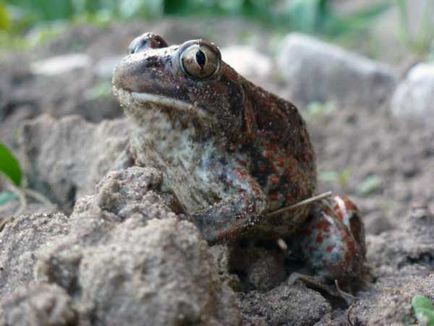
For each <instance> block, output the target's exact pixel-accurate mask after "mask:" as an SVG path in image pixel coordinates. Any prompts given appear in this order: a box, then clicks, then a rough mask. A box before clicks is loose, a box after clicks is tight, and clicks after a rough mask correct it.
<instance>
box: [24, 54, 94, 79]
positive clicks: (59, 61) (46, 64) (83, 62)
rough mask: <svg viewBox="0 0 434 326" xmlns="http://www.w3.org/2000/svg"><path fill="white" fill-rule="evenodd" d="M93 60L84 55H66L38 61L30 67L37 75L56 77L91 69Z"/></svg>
mask: <svg viewBox="0 0 434 326" xmlns="http://www.w3.org/2000/svg"><path fill="white" fill-rule="evenodd" d="M91 64H92V59H91V57H90V56H88V55H86V54H84V53H72V54H65V55H60V56H56V57H51V58H47V59H43V60H40V61H36V62H34V63H32V65H31V66H30V68H31V71H32V73H34V74H36V75H46V76H55V75H62V74H64V73H68V72H71V71H73V70H77V69H85V68H88V67H90V65H91Z"/></svg>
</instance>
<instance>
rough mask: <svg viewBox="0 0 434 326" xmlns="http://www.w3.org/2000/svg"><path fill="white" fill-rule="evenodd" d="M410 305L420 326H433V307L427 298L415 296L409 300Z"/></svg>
mask: <svg viewBox="0 0 434 326" xmlns="http://www.w3.org/2000/svg"><path fill="white" fill-rule="evenodd" d="M411 305H412V306H413V310H414V314H415V316H416V319H417V321H418V322H419V324H420V325H427V326H434V306H433V303H432V301H431V300H430V299H429V298H427V297H425V296H423V295H415V296H414V297H413V298H412V299H411Z"/></svg>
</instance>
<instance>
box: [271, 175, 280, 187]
mask: <svg viewBox="0 0 434 326" xmlns="http://www.w3.org/2000/svg"><path fill="white" fill-rule="evenodd" d="M279 180H280V179H279V177H278V176H277V175H273V176H271V183H272V184H273V185H277V184H278V183H279Z"/></svg>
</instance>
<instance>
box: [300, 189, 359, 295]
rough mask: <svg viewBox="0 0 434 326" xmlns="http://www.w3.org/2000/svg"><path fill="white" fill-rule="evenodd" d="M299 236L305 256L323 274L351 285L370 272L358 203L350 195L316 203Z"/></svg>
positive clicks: (325, 277) (320, 274)
mask: <svg viewBox="0 0 434 326" xmlns="http://www.w3.org/2000/svg"><path fill="white" fill-rule="evenodd" d="M298 236H299V239H298V240H299V243H300V245H301V251H302V253H303V256H304V258H305V259H306V261H307V263H308V264H309V265H310V266H311V267H312V268H313V269H314V270H315V272H316V273H317V274H318V275H319V276H321V277H323V278H324V279H327V280H338V281H339V284H343V285H349V286H348V287H349V288H351V289H353V288H354V285H356V287H357V286H358V285H357V284H354V282H353V281H354V280H357V279H361V278H362V276H363V274H365V273H366V265H365V262H366V259H365V253H366V249H365V236H364V228H363V223H362V221H361V219H360V217H359V214H358V210H357V207H356V205H355V204H354V203H353V202H352V201H351V200H350V199H349V198H348V197H345V196H335V197H333V198H330V199H325V200H323V201H321V202H318V203H315V204H314V205H313V209H312V211H311V217H310V221H309V222H308V224H307V225H306V227H304V228H303V229H301V230H300V231H299V234H298ZM358 287H360V285H359V286H358Z"/></svg>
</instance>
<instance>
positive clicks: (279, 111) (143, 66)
mask: <svg viewBox="0 0 434 326" xmlns="http://www.w3.org/2000/svg"><path fill="white" fill-rule="evenodd" d="M113 89H114V93H115V95H116V96H117V97H118V99H119V101H120V103H121V105H122V106H123V108H124V109H125V112H126V114H127V116H129V117H130V118H131V120H132V121H133V122H134V123H135V126H136V127H135V128H134V133H133V135H132V138H131V146H130V150H129V152H130V155H131V159H132V161H133V162H134V164H137V165H141V166H152V167H155V168H157V169H159V170H160V171H162V173H163V175H164V182H163V190H165V191H168V192H171V193H172V194H173V195H174V196H175V197H176V199H177V202H178V203H179V205H180V206H181V209H182V211H183V212H184V213H185V214H186V215H187V216H188V217H189V218H190V219H191V221H192V222H193V223H195V224H196V225H197V227H198V228H199V230H200V231H201V233H202V235H203V236H204V238H205V239H206V240H208V241H209V242H217V241H222V240H231V239H234V240H235V239H239V238H240V237H241V236H242V235H248V236H254V237H264V238H277V237H281V238H284V239H292V240H294V241H293V242H294V243H296V244H297V245H299V246H300V248H299V251H300V252H302V253H303V254H304V256H305V258H306V259H307V261H309V264H310V265H311V266H312V267H313V269H315V270H317V271H318V272H319V273H318V274H319V275H322V276H324V277H325V278H328V279H342V278H345V279H350V278H351V277H352V276H355V275H357V274H361V273H362V271H364V268H363V266H364V262H365V247H364V236H363V225H362V223H361V221H360V218H359V216H358V214H357V208H356V207H355V205H354V204H353V203H352V202H351V200H349V199H348V198H346V197H339V196H336V197H334V198H333V199H328V200H323V201H321V202H317V203H315V204H313V205H310V206H309V205H305V206H300V207H298V208H296V209H292V210H288V211H286V212H285V213H282V214H280V215H273V214H272V215H271V216H270V215H268V214H267V213H269V212H271V211H274V210H276V209H279V208H282V207H287V206H290V205H293V204H295V203H298V202H300V201H302V200H304V199H306V198H310V197H311V196H312V195H313V194H314V191H315V186H316V166H315V155H314V151H313V148H312V144H311V142H310V139H309V135H308V133H307V130H306V125H305V123H304V121H303V119H302V118H301V116H300V114H299V112H298V111H297V109H296V108H295V106H294V105H293V104H291V103H290V102H288V101H285V100H283V99H281V98H279V97H277V96H275V95H273V94H271V93H269V92H267V91H265V90H263V89H262V88H260V87H257V86H255V85H254V84H252V83H251V82H249V81H247V80H246V79H244V78H243V77H242V76H240V75H238V74H237V73H236V72H235V71H234V70H233V69H232V68H231V67H230V66H228V65H227V64H226V63H225V62H224V61H222V60H221V55H220V51H219V50H218V48H217V47H216V46H215V45H213V44H212V43H209V42H206V41H203V40H193V41H188V42H185V43H184V44H181V45H173V46H168V45H167V43H166V42H165V41H164V39H163V38H161V37H160V36H158V35H155V34H152V33H145V34H143V35H141V36H139V37H137V38H136V39H135V40H134V41H133V42H132V43H131V44H130V55H128V56H126V57H125V58H124V59H123V60H122V61H121V63H120V64H119V65H118V66H117V68H116V70H115V72H114V75H113Z"/></svg>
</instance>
